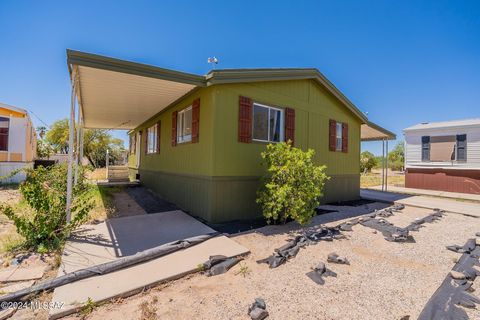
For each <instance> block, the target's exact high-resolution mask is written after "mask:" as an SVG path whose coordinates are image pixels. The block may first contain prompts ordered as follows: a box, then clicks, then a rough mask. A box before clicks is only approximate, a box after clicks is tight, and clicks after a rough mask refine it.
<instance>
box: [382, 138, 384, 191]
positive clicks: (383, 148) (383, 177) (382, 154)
mask: <svg viewBox="0 0 480 320" xmlns="http://www.w3.org/2000/svg"><path fill="white" fill-rule="evenodd" d="M384 187H385V139H382V191H384Z"/></svg>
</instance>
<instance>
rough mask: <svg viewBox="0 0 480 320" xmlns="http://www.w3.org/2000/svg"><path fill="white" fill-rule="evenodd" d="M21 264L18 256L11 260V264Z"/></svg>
mask: <svg viewBox="0 0 480 320" xmlns="http://www.w3.org/2000/svg"><path fill="white" fill-rule="evenodd" d="M19 264H20V261H18V259H17V258H13V259H12V260H10V265H11V266H18V265H19Z"/></svg>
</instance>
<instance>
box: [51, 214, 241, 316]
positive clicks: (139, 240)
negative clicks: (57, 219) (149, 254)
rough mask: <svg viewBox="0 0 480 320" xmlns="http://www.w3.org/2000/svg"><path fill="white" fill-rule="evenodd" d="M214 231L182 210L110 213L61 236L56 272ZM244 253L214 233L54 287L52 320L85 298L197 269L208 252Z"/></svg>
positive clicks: (131, 290)
mask: <svg viewBox="0 0 480 320" xmlns="http://www.w3.org/2000/svg"><path fill="white" fill-rule="evenodd" d="M211 232H214V230H213V229H211V228H210V227H208V226H206V225H204V224H203V223H201V222H199V221H198V220H196V219H194V218H192V217H190V216H189V215H187V214H186V213H184V212H182V211H179V210H177V211H170V212H162V213H156V214H148V215H138V216H130V217H124V218H114V219H110V220H107V221H106V222H102V223H99V224H97V225H85V226H82V228H81V229H80V230H78V231H77V232H75V234H74V235H73V236H72V237H71V239H70V240H68V241H67V243H66V245H65V249H64V253H63V255H62V264H61V266H60V269H59V271H58V276H61V275H63V274H66V273H70V272H73V271H76V270H80V269H83V268H86V267H90V266H94V265H98V264H101V263H105V262H109V261H114V260H115V259H118V258H119V257H124V256H129V255H133V254H135V253H137V252H140V251H143V250H146V249H149V248H153V247H156V246H159V245H162V244H166V243H169V242H172V241H175V240H180V239H185V238H190V237H194V236H199V235H203V234H207V233H211ZM247 252H248V249H246V248H245V247H243V246H241V245H239V244H238V243H236V242H235V241H233V240H231V239H229V238H227V237H225V236H218V237H215V238H212V239H209V240H207V241H205V242H202V243H200V244H198V245H195V246H192V247H189V248H186V249H184V250H180V251H176V252H174V253H171V254H169V255H166V256H163V257H160V258H157V259H154V260H151V261H148V262H145V263H142V264H138V265H135V266H133V267H130V268H127V269H122V270H119V271H116V272H112V273H109V274H105V275H99V276H95V277H92V278H87V279H84V280H80V281H77V282H74V283H70V284H67V285H64V286H61V287H58V288H56V289H55V290H54V292H53V298H52V302H64V307H63V308H62V309H52V310H51V311H50V318H51V319H56V318H59V317H62V316H65V315H67V314H70V313H72V312H75V311H77V310H78V309H80V308H81V307H82V306H83V305H85V302H86V301H87V300H88V299H89V298H90V299H92V300H93V301H94V302H101V301H106V300H109V299H112V298H116V297H124V296H128V295H131V294H135V293H137V292H139V291H141V290H143V288H145V287H149V286H152V285H154V284H157V283H160V282H164V281H167V280H171V279H176V278H179V277H182V276H183V275H185V274H188V273H191V272H194V271H196V270H197V268H198V265H199V264H200V263H203V262H205V261H206V260H208V258H209V257H210V256H211V255H224V256H227V257H233V256H237V255H242V254H245V253H247Z"/></svg>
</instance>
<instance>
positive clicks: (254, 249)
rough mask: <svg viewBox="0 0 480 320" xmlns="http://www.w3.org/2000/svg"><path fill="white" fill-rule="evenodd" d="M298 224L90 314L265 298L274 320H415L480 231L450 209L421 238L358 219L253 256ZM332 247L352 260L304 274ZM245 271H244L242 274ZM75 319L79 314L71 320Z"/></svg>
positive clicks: (242, 238)
mask: <svg viewBox="0 0 480 320" xmlns="http://www.w3.org/2000/svg"><path fill="white" fill-rule="evenodd" d="M382 206H384V205H382V204H379V203H374V204H370V205H367V206H360V207H342V208H341V209H342V212H340V213H328V214H324V215H321V216H317V217H315V219H314V221H313V224H318V223H326V224H327V225H336V224H338V223H339V222H341V221H342V220H337V221H334V220H336V219H338V218H345V217H350V216H358V215H359V214H362V213H365V212H368V211H371V210H372V208H381V207H382ZM429 213H431V211H430V210H427V209H419V208H412V207H407V208H405V209H404V210H403V212H401V213H396V214H395V215H394V216H393V217H390V218H386V220H388V221H390V222H392V223H394V224H395V225H398V226H406V225H408V224H409V223H410V222H412V221H413V220H414V219H415V218H420V217H424V216H426V215H428V214H429ZM298 228H299V227H298V226H297V225H296V224H294V223H291V224H288V225H286V226H267V227H264V228H261V229H257V230H256V231H255V232H249V233H245V234H241V235H238V236H235V237H233V239H234V240H235V241H237V242H238V243H240V244H242V245H244V246H245V247H247V248H249V249H250V250H251V254H250V255H249V256H247V257H246V259H245V261H243V262H241V263H240V264H239V265H237V266H235V267H234V268H233V269H231V270H230V271H229V272H228V273H226V274H223V275H219V276H216V277H212V278H208V277H206V276H204V275H201V274H196V275H191V276H188V277H185V278H182V279H179V280H177V281H173V282H170V283H168V284H165V285H163V286H159V287H157V288H154V289H151V290H149V291H147V292H145V293H143V294H139V295H136V296H134V297H131V298H127V299H124V300H119V301H116V302H114V303H109V304H105V305H103V306H100V307H98V308H96V310H95V311H93V312H92V313H91V314H90V315H88V317H87V318H88V319H147V318H146V317H145V314H146V311H145V310H146V309H148V311H152V310H153V311H154V313H153V314H156V316H157V317H158V319H249V317H248V316H247V308H248V306H249V304H251V303H252V302H253V300H254V299H255V298H256V297H262V298H264V299H265V301H266V303H267V310H268V311H269V313H270V318H269V319H336V320H340V319H385V320H388V319H392V320H393V319H394V320H398V319H400V318H401V317H403V316H406V315H409V316H410V318H411V319H416V318H417V317H418V315H419V313H420V312H421V310H422V309H423V307H424V305H425V304H426V303H427V301H428V299H429V298H430V297H431V296H432V294H433V293H434V292H435V290H436V289H437V288H438V287H439V285H440V284H441V282H442V281H443V279H444V278H445V276H446V275H447V274H448V272H449V271H450V270H451V268H452V267H453V265H454V263H455V261H456V259H458V258H459V257H460V255H459V254H457V253H454V252H451V251H448V250H446V249H445V246H447V245H451V244H462V245H463V244H464V243H465V241H466V240H467V239H468V238H471V237H473V236H474V234H475V232H479V231H480V222H479V220H478V219H475V218H471V217H466V216H462V215H459V214H453V213H452V214H447V215H446V216H445V217H443V218H442V219H441V220H440V221H437V222H435V223H427V224H425V227H424V228H421V229H420V230H419V231H418V232H412V235H413V236H414V238H415V243H392V242H387V241H386V240H384V239H383V237H382V235H381V233H380V232H374V230H373V229H369V228H367V227H364V226H361V225H356V226H354V227H353V232H345V233H344V234H346V235H347V238H346V239H342V240H335V241H333V242H320V243H318V244H317V245H313V246H308V247H306V248H305V249H302V250H301V251H300V252H299V253H298V255H297V256H296V257H295V258H293V259H292V260H290V261H288V262H287V263H286V264H284V265H282V266H280V267H278V268H276V269H269V268H268V266H267V265H266V264H257V263H256V262H255V261H256V260H258V259H261V258H265V257H267V256H268V255H270V254H271V253H272V252H273V250H274V249H275V248H277V247H279V246H281V245H282V244H284V243H285V240H286V239H287V238H288V237H289V232H292V231H295V230H297V229H298ZM333 251H335V252H337V253H338V254H339V255H340V256H346V257H347V258H348V259H349V260H350V263H351V265H335V264H329V263H327V267H328V268H330V269H331V270H333V271H335V272H336V273H337V274H338V276H337V278H332V277H328V278H325V282H326V283H325V284H324V285H323V286H319V285H317V284H315V283H314V282H313V281H311V280H310V279H309V278H308V277H307V276H305V273H306V272H308V271H310V268H311V267H313V266H315V265H316V264H317V263H318V262H320V261H323V262H326V260H327V255H328V254H329V253H330V252H333ZM199 262H200V261H199ZM241 269H242V270H243V271H245V272H244V273H239V271H240V270H241ZM479 282H480V281H479V280H477V281H476V283H475V284H474V286H475V287H476V288H477V289H480V288H479V287H480V285H479ZM478 292H480V290H479V291H477V294H478ZM468 313H469V316H470V318H471V319H480V311H479V310H469V311H468ZM150 314H152V313H151V312H150ZM142 315H143V316H142ZM75 317H80V316H73V317H70V319H72V318H75ZM148 319H150V318H148ZM151 319H156V317H152V318H151Z"/></svg>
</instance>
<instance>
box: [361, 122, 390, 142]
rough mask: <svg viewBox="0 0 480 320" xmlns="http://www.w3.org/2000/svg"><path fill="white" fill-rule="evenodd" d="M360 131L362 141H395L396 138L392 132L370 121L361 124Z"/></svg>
mask: <svg viewBox="0 0 480 320" xmlns="http://www.w3.org/2000/svg"><path fill="white" fill-rule="evenodd" d="M360 131H361V133H360V136H361V140H362V141H378V140H395V139H396V138H397V136H396V135H395V134H394V133H393V132H390V131H388V130H387V129H385V128H382V127H380V126H379V125H377V124H375V123H373V122H370V121H367V123H364V124H362V126H361V129H360Z"/></svg>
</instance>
